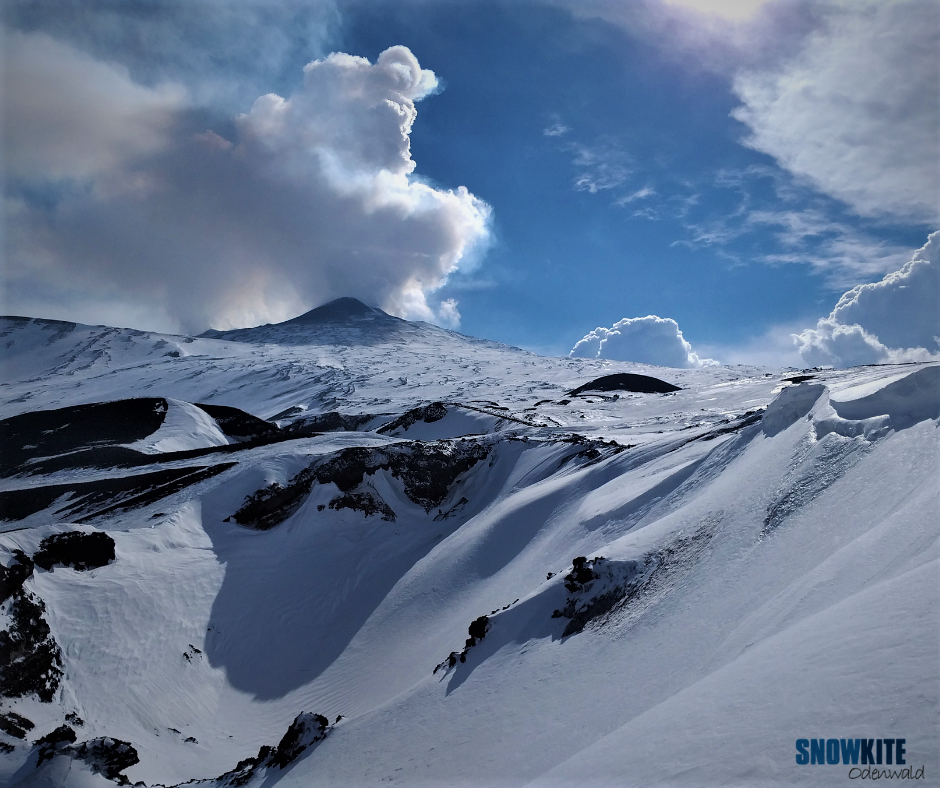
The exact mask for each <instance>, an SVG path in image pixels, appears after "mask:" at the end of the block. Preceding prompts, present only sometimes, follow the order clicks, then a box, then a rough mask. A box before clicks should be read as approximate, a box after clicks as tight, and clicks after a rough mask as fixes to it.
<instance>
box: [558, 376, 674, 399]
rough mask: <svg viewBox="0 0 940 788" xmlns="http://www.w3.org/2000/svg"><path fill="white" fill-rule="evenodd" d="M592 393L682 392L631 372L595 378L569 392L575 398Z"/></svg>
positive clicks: (665, 383) (651, 378)
mask: <svg viewBox="0 0 940 788" xmlns="http://www.w3.org/2000/svg"><path fill="white" fill-rule="evenodd" d="M592 391H630V392H633V393H636V394H668V393H669V392H671V391H681V389H680V388H679V387H678V386H673V385H672V383H667V382H666V381H665V380H660V379H659V378H653V377H650V376H649V375H634V374H632V373H630V372H618V373H616V374H614V375H604V376H603V377H600V378H595V379H594V380H592V381H590V382H589V383H585V384H584V385H583V386H578V388H576V389H574V390H572V391H570V392H568V396H570V397H574V396H576V395H578V394H585V393H588V392H592Z"/></svg>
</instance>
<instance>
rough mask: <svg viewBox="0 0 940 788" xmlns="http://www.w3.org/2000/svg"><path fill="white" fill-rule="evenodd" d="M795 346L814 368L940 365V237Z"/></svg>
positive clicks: (849, 299)
mask: <svg viewBox="0 0 940 788" xmlns="http://www.w3.org/2000/svg"><path fill="white" fill-rule="evenodd" d="M793 340H794V341H795V343H796V345H797V347H798V349H799V352H800V355H801V356H802V358H803V360H804V361H805V362H806V363H807V364H811V365H813V366H836V367H848V366H856V365H859V364H880V363H888V362H900V361H928V360H934V359H940V232H936V233H933V234H931V236H930V238H929V239H928V241H927V244H926V245H925V246H923V247H922V248H921V249H919V250H918V251H917V252H915V253H914V256H913V258H912V259H911V260H910V261H909V262H907V263H905V264H904V266H903V267H902V268H901V269H900V270H899V271H895V272H894V273H891V274H888V275H887V276H886V277H884V279H882V280H881V281H880V282H874V283H872V284H865V285H858V286H856V287H853V288H852V289H851V290H849V291H848V292H847V293H845V294H844V295H843V296H842V297H841V298H840V299H839V302H838V303H837V304H836V307H835V309H833V310H832V313H831V314H830V315H829V317H825V318H821V319H820V320H819V322H818V323H817V325H816V328H808V329H805V330H804V331H802V332H800V333H799V334H794V335H793Z"/></svg>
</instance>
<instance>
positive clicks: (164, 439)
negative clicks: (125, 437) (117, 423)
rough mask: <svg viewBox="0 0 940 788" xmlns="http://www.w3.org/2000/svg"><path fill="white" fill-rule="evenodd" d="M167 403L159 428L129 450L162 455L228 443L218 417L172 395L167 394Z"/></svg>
mask: <svg viewBox="0 0 940 788" xmlns="http://www.w3.org/2000/svg"><path fill="white" fill-rule="evenodd" d="M166 402H167V410H166V415H165V416H164V417H163V424H162V425H161V426H160V429H158V430H157V431H156V432H155V433H153V434H152V435H148V436H147V437H146V438H143V439H142V440H139V441H136V442H135V443H129V444H127V448H128V449H134V450H136V451H140V452H143V453H144V454H160V453H163V452H174V451H187V450H188V449H204V448H206V447H208V446H227V445H228V444H229V442H230V441H229V439H228V438H226V437H225V434H224V433H223V432H222V430H220V429H219V425H218V424H217V423H216V422H215V419H213V418H212V417H211V416H209V414H208V413H206V412H205V411H204V410H202V409H201V408H197V407H196V406H195V405H191V404H190V403H188V402H182V401H181V400H178V399H173V398H172V397H168V398H167V400H166Z"/></svg>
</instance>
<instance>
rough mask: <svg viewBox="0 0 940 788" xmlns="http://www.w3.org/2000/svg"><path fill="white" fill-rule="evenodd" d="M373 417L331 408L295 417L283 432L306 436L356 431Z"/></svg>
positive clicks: (294, 436) (367, 414) (290, 435)
mask: <svg viewBox="0 0 940 788" xmlns="http://www.w3.org/2000/svg"><path fill="white" fill-rule="evenodd" d="M285 413H286V412H285ZM288 415H289V414H288ZM280 416H281V414H278V415H277V416H275V417H274V418H275V419H277V418H279V417H280ZM373 418H374V416H372V415H371V414H369V413H356V414H345V413H338V412H337V411H335V410H332V411H330V412H329V413H318V414H317V415H315V416H304V417H303V418H300V419H297V420H296V421H293V422H291V423H290V424H288V425H287V426H285V427H284V428H283V433H284V434H285V435H286V436H288V437H290V438H306V437H309V436H312V435H319V434H321V433H323V432H357V431H358V430H359V429H360V428H361V427H362V426H363V425H364V424H368V423H369V422H370V421H372V419H373Z"/></svg>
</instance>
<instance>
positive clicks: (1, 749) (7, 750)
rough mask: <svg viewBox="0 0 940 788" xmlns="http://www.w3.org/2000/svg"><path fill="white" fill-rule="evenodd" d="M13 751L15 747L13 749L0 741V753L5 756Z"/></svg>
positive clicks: (10, 745)
mask: <svg viewBox="0 0 940 788" xmlns="http://www.w3.org/2000/svg"><path fill="white" fill-rule="evenodd" d="M15 749H16V747H14V746H13V745H12V744H7V743H6V742H5V741H0V752H2V753H4V754H7V753H11V752H13V750H15Z"/></svg>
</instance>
